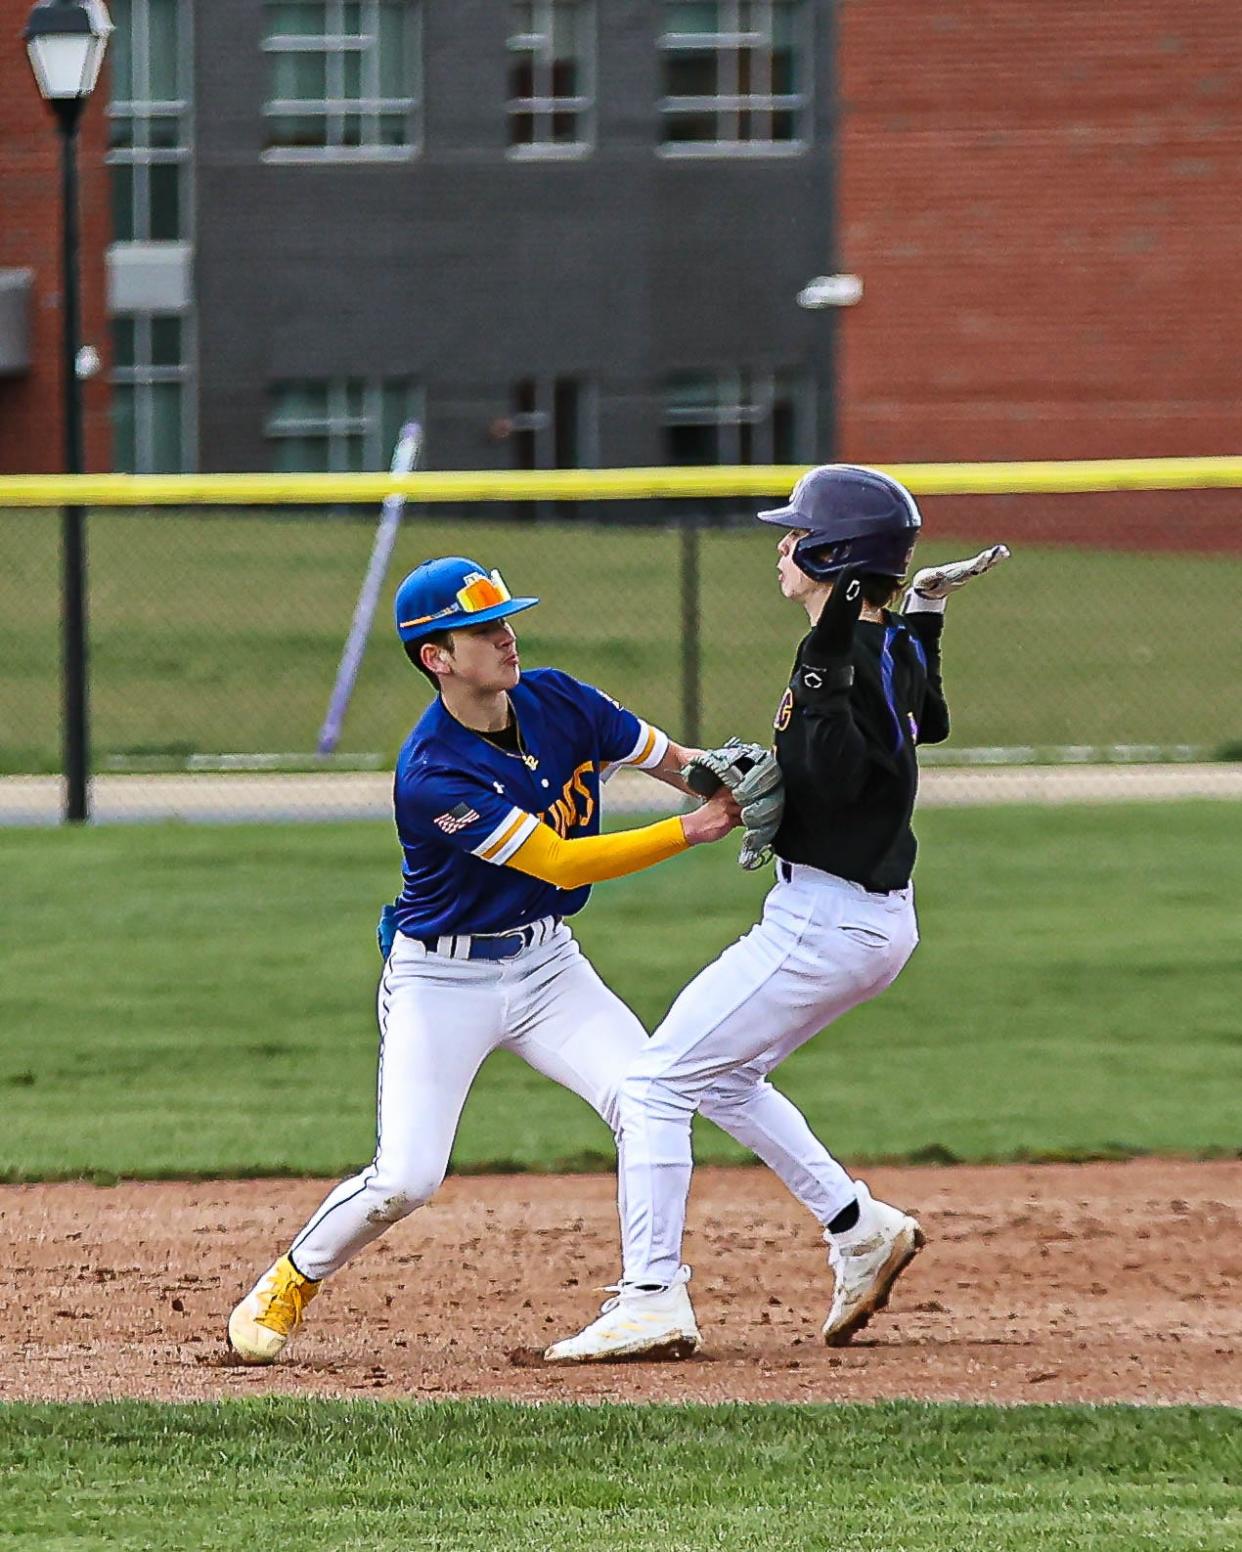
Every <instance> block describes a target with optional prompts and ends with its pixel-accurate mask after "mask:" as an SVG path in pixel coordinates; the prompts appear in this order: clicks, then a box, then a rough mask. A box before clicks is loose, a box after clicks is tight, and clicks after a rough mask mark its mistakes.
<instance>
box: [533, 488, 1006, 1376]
mask: <svg viewBox="0 0 1242 1552" xmlns="http://www.w3.org/2000/svg"><path fill="white" fill-rule="evenodd" d="M759 519H760V521H761V522H765V523H771V524H775V525H778V526H779V527H780V528H782V529H784V530H786V532H785V533H784V536H783V537H782V538H781V540H780V542H779V545H778V562H777V569H778V574H779V578H780V587H781V592H782V593H783V594H784V596H785V597H786V598H788V599H790V600H791V601H793V602H797V603H799V604H801V605H802V606H803V607H804V608H805V609H806V612H807V616H808V618H809V619H810V622H811V629H810V630H809V632H808V633H807V635H806V636H805V637H804V639H803V640H802V642H801V644H800V645H799V647H798V654H797V659H796V662H795V664H794V670H793V674H792V676H791V678H790V682H789V686H788V688H787V689H786V691H785V693H784V696H783V697H782V699H781V702H780V706H779V708H778V711H777V714H776V721H775V747H776V754H777V759H778V761H779V764H780V769H781V773H782V776H783V777H784V784H785V793H784V799H785V801H784V809H783V814H782V815H781V816H780V818H779V823H778V827H777V828H776V829H775V831H774V834H772V835H771V836H768V835H765V836H762V837H759V838H758V839H757V842H756V846H752V847H751V848H750V850H751V852H752V854H753V853H754V852H755V850H756V848H757V845H758V842H761V841H763V840H767V839H769V838H770V839H771V840H772V844H773V848H774V851H775V855H776V883H775V886H774V887H773V889H772V891H771V893H770V894H769V895H768V897H767V900H766V902H765V905H764V912H763V918H762V920H761V921H760V922H759V924H758V925H757V926H755V927H754V928H752V930H751V931H750V932H749V933H747V934H746V936H745V937H743V938H740V939H739V940H738V941H737V942H736V943H734V944H732V945H731V946H730V947H729V948H727V949H726V950H725V951H724V953H723V954H721V956H720V957H719V958H718V959H717V960H716V961H715V962H714V963H713V964H710V965H708V966H707V968H706V969H705V970H703V971H702V972H701V973H700V974H699V975H698V976H697V977H696V978H695V979H694V980H693V981H692V982H691V983H690V985H689V986H687V987H686V988H685V990H684V991H683V992H682V993H681V994H680V996H679V997H678V998H677V1000H676V1002H674V1004H673V1006H672V1008H671V1009H670V1010H669V1013H668V1015H667V1017H666V1018H665V1019H664V1022H663V1023H662V1024H661V1025H660V1027H659V1028H658V1029H657V1030H656V1032H655V1035H654V1036H653V1038H652V1040H651V1041H650V1042H649V1044H648V1045H646V1046H645V1047H644V1048H643V1049H642V1050H641V1051H640V1052H639V1054H638V1056H637V1057H636V1059H635V1061H634V1064H633V1066H632V1067H631V1068H630V1071H629V1073H628V1075H627V1077H626V1079H625V1082H624V1083H623V1085H622V1090H621V1101H620V1111H621V1126H622V1130H623V1134H624V1138H625V1152H624V1165H623V1169H622V1176H623V1178H622V1181H621V1190H620V1199H621V1202H622V1206H623V1213H622V1217H623V1228H622V1251H623V1270H622V1279H621V1282H620V1283H619V1284H618V1286H617V1289H616V1295H617V1296H616V1297H615V1298H613V1299H610V1300H609V1302H608V1303H607V1304H606V1305H605V1306H604V1309H603V1312H602V1313H601V1315H600V1316H599V1318H598V1319H596V1320H595V1321H593V1322H592V1323H591V1324H590V1325H589V1326H587V1327H586V1329H585V1330H584V1331H582V1332H580V1333H579V1334H578V1335H577V1336H575V1337H571V1338H569V1339H567V1340H565V1341H562V1342H557V1343H555V1344H554V1345H553V1346H552V1347H550V1348H548V1350H547V1352H546V1353H545V1357H546V1358H547V1359H548V1360H549V1361H550V1362H554V1363H588V1362H597V1361H601V1360H607V1359H611V1358H621V1357H631V1356H635V1355H645V1356H649V1357H682V1356H686V1355H687V1354H689V1353H692V1352H694V1351H695V1350H696V1349H697V1347H698V1346H699V1345H700V1341H701V1338H700V1335H699V1330H698V1326H697V1324H696V1322H695V1318H694V1311H693V1309H692V1308H691V1304H690V1299H689V1295H688V1293H687V1289H686V1284H687V1282H688V1280H689V1276H690V1272H689V1268H688V1267H685V1266H683V1265H682V1263H681V1240H682V1231H683V1227H684V1223H685V1208H686V1197H687V1195H688V1193H689V1188H690V1175H691V1169H692V1161H691V1152H690V1123H691V1120H692V1118H693V1115H694V1112H695V1111H696V1110H697V1109H698V1108H699V1107H700V1104H701V1101H702V1098H703V1096H704V1095H705V1094H706V1093H707V1091H708V1090H709V1089H710V1090H711V1092H712V1094H713V1096H714V1103H715V1107H716V1109H717V1110H719V1108H720V1104H721V1097H722V1096H724V1098H725V1101H726V1102H727V1100H728V1098H729V1096H732V1098H733V1101H734V1103H735V1104H736V1105H737V1106H738V1108H739V1109H744V1110H746V1112H747V1113H748V1114H750V1115H752V1116H753V1115H756V1114H758V1113H759V1112H761V1111H762V1112H763V1113H764V1117H765V1122H766V1124H765V1128H764V1132H763V1135H762V1137H760V1136H758V1135H757V1136H756V1137H755V1138H753V1139H751V1138H748V1137H746V1136H745V1135H744V1129H743V1130H742V1131H739V1130H737V1129H735V1128H734V1127H733V1126H730V1130H731V1131H732V1132H733V1135H734V1136H736V1137H738V1138H739V1140H740V1141H743V1142H746V1143H748V1145H749V1146H751V1147H752V1148H754V1150H755V1151H756V1152H757V1153H758V1154H759V1155H760V1157H762V1158H763V1159H764V1161H765V1162H766V1163H768V1164H769V1165H770V1166H771V1167H772V1168H773V1169H774V1170H775V1172H776V1173H777V1174H778V1175H779V1176H780V1177H781V1179H782V1180H783V1181H784V1182H785V1183H786V1185H787V1186H788V1187H789V1189H790V1190H791V1191H792V1192H793V1194H794V1195H795V1196H796V1197H797V1198H798V1199H799V1200H800V1201H801V1202H803V1203H804V1204H805V1205H806V1206H807V1207H808V1208H809V1209H810V1210H811V1212H812V1213H814V1215H815V1217H816V1218H817V1219H818V1221H819V1222H820V1223H821V1225H822V1226H823V1229H824V1238H825V1241H826V1242H827V1245H828V1262H829V1266H830V1268H831V1269H832V1272H833V1274H834V1291H833V1297H832V1303H831V1306H830V1308H829V1311H828V1316H827V1319H826V1320H825V1322H824V1327H823V1332H824V1339H825V1341H826V1342H827V1343H828V1344H829V1345H830V1346H840V1345H843V1344H845V1343H846V1342H848V1341H849V1340H850V1339H851V1338H852V1337H853V1335H854V1334H855V1332H857V1331H859V1330H861V1329H862V1327H863V1326H865V1325H866V1324H867V1322H868V1321H869V1320H870V1318H871V1316H872V1315H873V1314H874V1313H875V1312H876V1310H878V1309H882V1308H883V1307H884V1306H885V1305H886V1304H887V1302H888V1297H889V1293H890V1290H891V1289H892V1286H893V1283H894V1282H895V1280H896V1278H897V1277H898V1275H899V1274H900V1272H901V1271H902V1269H903V1268H904V1267H905V1266H907V1265H908V1264H909V1262H910V1261H911V1260H912V1258H913V1257H914V1255H915V1254H916V1253H917V1251H918V1249H919V1248H920V1246H921V1245H922V1244H923V1233H922V1230H921V1228H920V1226H919V1224H918V1223H917V1222H916V1220H915V1219H914V1218H912V1217H910V1216H909V1215H907V1214H906V1213H904V1212H902V1211H900V1210H899V1209H898V1208H895V1207H890V1206H889V1205H888V1204H887V1203H884V1202H880V1201H876V1200H875V1199H874V1198H873V1197H872V1196H871V1194H870V1192H869V1191H868V1190H867V1187H866V1185H865V1184H864V1183H863V1182H862V1181H855V1180H852V1179H851V1178H850V1176H849V1175H848V1174H847V1173H846V1171H845V1170H844V1169H843V1168H842V1167H841V1165H840V1164H839V1163H838V1162H837V1161H836V1159H834V1158H833V1157H832V1155H831V1154H830V1153H829V1152H828V1150H827V1149H826V1148H825V1147H824V1146H823V1144H822V1143H820V1142H819V1140H818V1139H817V1138H816V1137H815V1136H814V1134H813V1133H812V1132H811V1130H810V1128H809V1127H808V1126H807V1123H806V1121H805V1119H804V1118H803V1117H802V1115H801V1114H800V1113H799V1112H798V1111H797V1109H796V1108H795V1107H794V1106H793V1105H792V1104H791V1103H790V1102H789V1100H788V1099H787V1098H786V1097H785V1096H784V1095H781V1094H779V1093H778V1091H777V1090H776V1089H774V1088H773V1087H772V1086H771V1085H770V1083H769V1082H768V1074H769V1073H771V1072H772V1070H773V1069H774V1068H775V1067H776V1066H777V1065H778V1064H779V1063H780V1062H781V1061H783V1060H784V1058H785V1057H786V1056H788V1055H789V1054H790V1053H791V1052H792V1051H794V1050H796V1049H797V1048H798V1047H799V1046H801V1045H803V1044H805V1042H806V1041H808V1040H809V1039H811V1038H812V1037H813V1036H814V1035H816V1034H817V1033H819V1031H820V1030H822V1029H823V1028H824V1027H825V1026H826V1025H828V1024H831V1023H832V1022H833V1021H834V1020H835V1019H838V1018H840V1017H841V1015H842V1014H844V1013H847V1012H848V1011H849V1010H850V1009H851V1008H854V1007H857V1006H858V1005H859V1004H860V1003H863V1002H866V1001H868V1000H869V999H871V998H872V997H875V996H877V995H878V994H879V993H880V992H882V991H883V990H884V988H885V987H886V986H888V985H889V984H890V983H891V982H892V981H893V980H894V978H895V977H896V976H897V975H898V974H899V972H900V971H901V969H902V967H903V966H904V965H905V963H906V961H907V960H908V959H909V957H910V955H911V954H912V953H913V952H914V948H915V945H916V944H917V943H918V926H917V922H916V919H915V911H914V895H913V890H912V887H911V883H910V874H911V869H912V868H913V866H914V856H915V839H914V833H913V831H912V829H911V826H910V818H911V813H912V811H913V808H914V799H915V792H916V788H917V784H918V762H917V758H916V749H917V746H918V745H919V744H921V743H937V742H939V741H940V740H942V739H944V738H946V737H947V736H948V732H949V713H948V708H947V705H946V702H945V697H944V691H943V688H942V686H941V679H940V635H941V630H942V628H943V624H944V608H945V599H946V598H947V596H948V594H949V593H950V592H952V591H953V590H954V589H956V588H958V587H961V586H962V584H963V583H965V582H967V581H969V580H970V578H971V577H974V576H978V575H981V574H982V573H983V572H985V571H988V570H990V569H991V567H992V566H994V565H996V564H997V562H998V561H1000V560H1003V559H1005V557H1006V556H1007V555H1008V553H1009V552H1008V550H1007V549H1005V547H1004V546H1003V545H996V546H994V547H993V548H992V549H990V550H985V551H983V552H982V553H981V554H980V555H977V556H974V557H973V558H972V559H970V560H967V561H958V562H954V563H952V564H949V565H945V566H940V567H934V568H928V569H926V570H923V571H920V572H919V573H918V574H917V575H916V576H915V578H914V581H913V585H912V586H911V587H910V589H909V591H908V592H907V593H906V596H905V601H904V608H903V612H902V613H895V612H892V610H891V609H890V607H889V606H890V605H891V604H892V603H893V602H894V601H895V600H896V598H897V597H898V596H899V594H900V592H901V589H902V579H903V578H904V576H905V575H906V572H907V570H908V568H909V564H910V559H911V556H912V554H913V551H914V545H915V541H916V539H917V538H918V535H919V530H920V527H921V518H920V515H919V510H918V507H917V505H916V504H915V501H914V498H913V497H912V496H911V494H910V492H909V491H907V490H906V489H905V488H904V486H902V485H900V484H898V482H897V481H896V480H893V479H890V478H889V477H888V476H887V475H884V474H881V473H879V472H878V471H876V470H872V469H863V468H858V467H855V466H854V465H849V464H827V465H824V466H822V467H820V468H817V469H812V470H811V471H810V472H809V473H808V474H807V475H805V476H804V477H803V478H802V479H801V480H800V481H799V482H798V484H797V486H796V487H795V488H794V491H793V494H792V496H791V497H790V500H789V503H788V504H787V505H786V506H783V507H780V508H778V509H776V510H774V511H768V512H761V513H760V514H759ZM717 753H718V754H719V755H724V754H725V753H726V751H717ZM704 758H710V756H708V757H704ZM720 769H721V770H723V769H724V765H723V763H722V764H721V766H720ZM742 812H743V817H744V818H746V808H745V807H743V810H742ZM768 817H770V816H768ZM743 855H744V857H745V856H746V855H747V852H746V849H745V848H744V853H743Z"/></svg>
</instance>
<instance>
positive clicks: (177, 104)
mask: <svg viewBox="0 0 1242 1552" xmlns="http://www.w3.org/2000/svg"><path fill="white" fill-rule="evenodd" d="M186 12H187V7H186V6H184V5H183V4H182V3H181V0H113V5H112V20H113V23H114V25H115V27H116V32H115V34H114V36H113V39H112V46H111V49H110V51H109V62H110V64H111V71H112V74H111V81H112V100H111V102H110V104H109V106H108V120H109V150H108V157H107V160H108V164H109V166H110V167H111V168H112V175H111V182H112V235H113V238H114V240H115V241H117V242H167V241H173V242H175V241H181V240H184V239H187V238H188V237H189V235H190V209H189V197H188V189H187V182H188V178H189V158H190V152H189V117H190V114H189V109H190V66H189V36H188V34H189V28H188V26H187V25H186V23H187V15H186Z"/></svg>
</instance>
